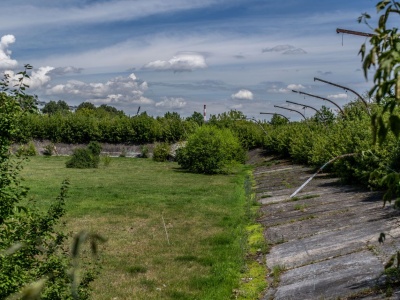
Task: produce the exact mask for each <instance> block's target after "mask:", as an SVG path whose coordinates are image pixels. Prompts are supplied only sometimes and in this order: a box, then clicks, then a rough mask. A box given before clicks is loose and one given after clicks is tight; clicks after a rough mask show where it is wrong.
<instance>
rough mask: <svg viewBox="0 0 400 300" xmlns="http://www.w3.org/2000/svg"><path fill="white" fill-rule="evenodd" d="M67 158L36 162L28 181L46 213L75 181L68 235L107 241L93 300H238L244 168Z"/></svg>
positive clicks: (29, 168) (27, 172) (26, 174)
mask: <svg viewBox="0 0 400 300" xmlns="http://www.w3.org/2000/svg"><path fill="white" fill-rule="evenodd" d="M66 159H67V158H64V157H49V158H46V157H33V158H31V159H30V161H29V162H28V163H27V164H26V166H25V168H24V170H23V172H22V176H23V177H24V178H25V185H26V186H28V187H30V189H31V192H30V195H31V196H33V197H34V198H35V199H36V200H37V205H39V206H42V207H46V206H48V204H49V203H50V201H52V200H53V199H54V198H55V197H56V195H57V193H58V191H59V186H60V184H61V182H62V180H63V179H65V178H69V179H70V181H71V187H70V191H69V197H68V199H67V217H66V227H65V228H66V231H68V232H71V233H77V232H79V231H80V230H83V229H85V230H90V231H93V232H96V233H100V234H101V235H103V236H104V237H106V238H108V241H107V243H106V244H104V245H101V246H100V249H99V252H100V259H101V261H102V268H101V270H100V275H99V276H98V278H97V279H96V280H95V281H94V282H93V284H92V287H93V296H92V299H119V300H120V299H230V298H231V296H232V291H233V290H234V289H235V288H237V285H238V282H239V281H240V278H241V274H240V271H241V269H242V267H243V257H244V252H243V251H244V248H245V247H243V239H242V237H243V233H244V226H245V225H246V224H245V222H246V221H245V219H246V218H245V193H244V188H243V186H244V178H245V172H244V170H241V171H238V174H236V175H230V176H223V175H217V176H205V175H199V174H190V173H186V172H183V171H182V170H180V169H178V166H177V165H176V164H175V163H157V162H154V161H152V160H148V159H132V158H122V157H120V158H111V159H110V160H109V162H108V166H107V167H106V166H104V165H101V166H100V167H99V168H98V169H84V170H82V169H67V168H65V161H66ZM164 225H165V226H164ZM167 234H168V239H167ZM168 241H169V243H168Z"/></svg>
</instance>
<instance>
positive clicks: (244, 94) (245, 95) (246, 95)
mask: <svg viewBox="0 0 400 300" xmlns="http://www.w3.org/2000/svg"><path fill="white" fill-rule="evenodd" d="M231 98H232V99H234V100H253V93H252V92H251V91H249V90H244V89H242V90H240V91H238V92H237V93H236V94H232V95H231Z"/></svg>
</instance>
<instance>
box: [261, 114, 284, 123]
mask: <svg viewBox="0 0 400 300" xmlns="http://www.w3.org/2000/svg"><path fill="white" fill-rule="evenodd" d="M260 115H278V116H281V117H284V118H285V119H286V120H288V122H290V120H289V119H288V118H287V117H285V116H284V115H281V114H278V113H269V112H260Z"/></svg>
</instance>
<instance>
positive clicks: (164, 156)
mask: <svg viewBox="0 0 400 300" xmlns="http://www.w3.org/2000/svg"><path fill="white" fill-rule="evenodd" d="M170 152H171V146H170V145H169V144H168V143H158V144H156V145H155V147H154V150H153V160H154V161H159V162H162V161H167V160H168V159H169V158H170V156H171V155H170Z"/></svg>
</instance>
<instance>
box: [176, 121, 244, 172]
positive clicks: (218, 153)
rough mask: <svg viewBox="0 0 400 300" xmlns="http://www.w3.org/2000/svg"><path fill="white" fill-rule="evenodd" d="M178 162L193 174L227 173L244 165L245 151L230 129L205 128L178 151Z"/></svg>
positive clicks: (200, 129) (199, 129) (192, 136)
mask: <svg viewBox="0 0 400 300" xmlns="http://www.w3.org/2000/svg"><path fill="white" fill-rule="evenodd" d="M176 160H177V162H178V163H179V164H180V165H181V167H183V168H185V169H188V170H189V171H191V172H195V173H206V174H215V173H225V172H227V171H228V169H229V168H230V167H231V166H232V165H234V164H238V163H244V161H245V151H244V150H243V148H242V147H241V145H240V142H239V140H238V138H237V137H235V136H234V135H233V134H232V132H231V131H230V130H229V129H226V128H225V129H218V128H216V127H214V126H203V127H200V128H198V129H197V131H196V132H195V133H194V134H193V135H191V136H190V137H189V139H188V142H187V144H186V146H185V147H184V148H180V149H178V150H177V153H176Z"/></svg>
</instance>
